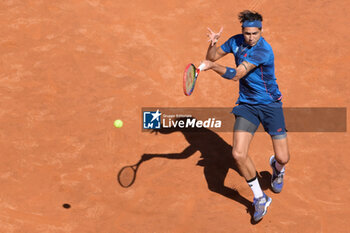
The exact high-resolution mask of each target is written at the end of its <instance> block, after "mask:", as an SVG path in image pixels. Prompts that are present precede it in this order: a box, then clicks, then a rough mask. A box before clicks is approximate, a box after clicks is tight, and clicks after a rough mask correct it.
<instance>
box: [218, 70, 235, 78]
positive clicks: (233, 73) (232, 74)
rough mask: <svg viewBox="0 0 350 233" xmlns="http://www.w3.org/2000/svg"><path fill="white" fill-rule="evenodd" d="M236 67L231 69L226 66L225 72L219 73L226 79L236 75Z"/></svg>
mask: <svg viewBox="0 0 350 233" xmlns="http://www.w3.org/2000/svg"><path fill="white" fill-rule="evenodd" d="M236 73H237V71H236V69H233V68H231V67H226V72H225V73H224V74H223V75H221V77H223V78H226V79H233V78H234V77H235V76H236Z"/></svg>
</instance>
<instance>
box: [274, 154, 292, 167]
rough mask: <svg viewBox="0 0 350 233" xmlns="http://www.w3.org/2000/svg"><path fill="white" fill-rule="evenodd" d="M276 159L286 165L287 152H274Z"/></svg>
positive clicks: (288, 158)
mask: <svg viewBox="0 0 350 233" xmlns="http://www.w3.org/2000/svg"><path fill="white" fill-rule="evenodd" d="M276 160H277V161H278V163H280V164H283V165H286V164H287V163H288V162H289V160H290V155H289V152H284V153H278V154H276Z"/></svg>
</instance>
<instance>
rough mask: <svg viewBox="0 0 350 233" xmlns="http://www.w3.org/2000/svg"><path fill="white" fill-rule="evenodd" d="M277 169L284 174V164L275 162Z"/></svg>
mask: <svg viewBox="0 0 350 233" xmlns="http://www.w3.org/2000/svg"><path fill="white" fill-rule="evenodd" d="M275 168H276V169H277V171H279V172H284V165H283V164H280V163H279V162H277V160H276V162H275Z"/></svg>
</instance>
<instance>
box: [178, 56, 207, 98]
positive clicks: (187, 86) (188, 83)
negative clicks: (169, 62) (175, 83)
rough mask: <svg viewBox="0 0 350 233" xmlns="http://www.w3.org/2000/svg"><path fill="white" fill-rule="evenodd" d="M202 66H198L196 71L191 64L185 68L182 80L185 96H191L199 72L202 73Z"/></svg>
mask: <svg viewBox="0 0 350 233" xmlns="http://www.w3.org/2000/svg"><path fill="white" fill-rule="evenodd" d="M204 66H205V65H204V64H200V65H199V67H198V69H197V68H196V67H195V66H194V65H193V64H191V63H190V64H188V65H187V66H186V69H185V72H184V78H183V89H184V93H185V95H187V96H189V95H191V94H192V92H193V89H194V86H195V84H196V81H197V77H198V75H199V72H201V71H202V69H203V68H204Z"/></svg>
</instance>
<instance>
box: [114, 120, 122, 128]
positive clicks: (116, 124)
mask: <svg viewBox="0 0 350 233" xmlns="http://www.w3.org/2000/svg"><path fill="white" fill-rule="evenodd" d="M114 126H115V127H117V128H121V127H123V121H122V120H119V119H118V120H115V121H114Z"/></svg>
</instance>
